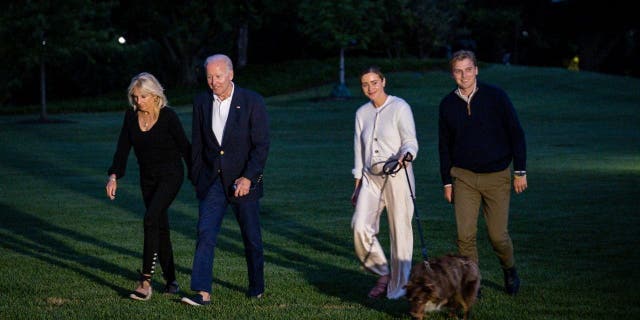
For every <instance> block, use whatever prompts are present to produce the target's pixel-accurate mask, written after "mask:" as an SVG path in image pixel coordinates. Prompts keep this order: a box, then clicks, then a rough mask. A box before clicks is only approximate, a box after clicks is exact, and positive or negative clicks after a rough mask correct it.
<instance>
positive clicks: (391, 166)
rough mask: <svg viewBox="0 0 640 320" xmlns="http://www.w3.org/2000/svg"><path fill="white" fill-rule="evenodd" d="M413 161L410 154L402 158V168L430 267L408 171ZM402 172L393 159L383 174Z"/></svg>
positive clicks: (424, 257)
mask: <svg viewBox="0 0 640 320" xmlns="http://www.w3.org/2000/svg"><path fill="white" fill-rule="evenodd" d="M411 161H413V155H412V154H411V153H410V152H407V154H405V156H404V158H402V167H404V173H405V175H406V176H407V184H409V192H410V193H411V200H412V201H413V212H414V217H415V219H416V222H417V224H418V233H419V234H420V244H421V245H422V259H424V262H425V264H427V266H428V263H429V262H428V261H429V257H428V255H427V246H426V245H425V244H424V236H423V234H422V225H421V224H420V217H419V216H418V207H416V197H415V196H414V195H413V188H411V180H409V172H408V171H407V164H406V163H407V162H411ZM398 171H400V163H399V162H398V159H392V160H388V161H387V162H385V164H384V166H383V167H382V172H383V173H384V174H386V175H393V174H396V173H398Z"/></svg>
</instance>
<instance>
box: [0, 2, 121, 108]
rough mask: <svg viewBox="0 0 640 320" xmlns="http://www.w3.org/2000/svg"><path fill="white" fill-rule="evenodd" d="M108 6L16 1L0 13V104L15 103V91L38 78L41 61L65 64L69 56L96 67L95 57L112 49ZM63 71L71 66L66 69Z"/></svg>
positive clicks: (19, 90) (5, 6)
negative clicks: (0, 76) (1, 60)
mask: <svg viewBox="0 0 640 320" xmlns="http://www.w3.org/2000/svg"><path fill="white" fill-rule="evenodd" d="M110 7H111V4H110V3H109V2H99V3H94V2H93V1H90V0H68V1H51V0H43V1H16V2H9V3H8V4H5V5H4V7H3V8H2V10H1V11H0V41H2V44H3V45H2V46H0V57H3V60H5V61H10V63H3V64H2V67H0V68H2V69H1V72H2V74H3V75H4V76H3V78H4V79H2V81H0V90H1V92H0V94H2V96H0V98H1V101H0V102H3V103H4V102H7V101H14V100H19V99H18V97H16V96H15V95H14V93H17V92H21V90H22V89H23V88H24V87H25V85H27V84H28V82H29V81H31V82H34V80H35V79H38V76H39V72H38V70H39V67H38V66H39V64H40V62H41V60H42V59H43V58H45V60H46V61H51V62H52V63H55V64H57V65H65V64H66V63H68V62H70V61H72V58H73V57H74V56H77V57H80V58H82V59H84V60H85V61H86V63H87V64H89V65H92V64H95V63H96V60H95V59H94V57H95V53H96V52H98V51H104V50H109V48H113V47H114V46H115V44H116V43H115V41H111V39H110V38H109V36H110V35H111V33H110V31H111V29H110V27H109V23H110V21H109V12H110ZM66 69H67V72H69V73H71V72H73V71H74V68H73V67H71V66H70V65H67V68H66ZM35 82H36V83H37V81H35Z"/></svg>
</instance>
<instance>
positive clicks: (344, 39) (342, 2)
mask: <svg viewBox="0 0 640 320" xmlns="http://www.w3.org/2000/svg"><path fill="white" fill-rule="evenodd" d="M299 16H300V18H301V19H302V21H303V23H302V24H301V25H300V30H301V31H302V33H303V34H305V35H306V36H307V38H308V39H309V41H311V42H313V43H316V44H319V45H320V46H322V47H324V48H326V49H331V50H336V51H334V52H337V50H338V49H341V48H347V47H353V48H361V49H366V48H367V47H368V46H369V44H370V43H371V42H372V41H373V40H375V39H377V38H378V37H380V36H381V30H382V22H383V17H384V10H383V6H382V1H380V0H377V1H358V0H328V1H313V0H302V1H300V8H299Z"/></svg>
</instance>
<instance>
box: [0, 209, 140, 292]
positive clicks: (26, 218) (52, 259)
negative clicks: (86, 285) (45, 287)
mask: <svg viewBox="0 0 640 320" xmlns="http://www.w3.org/2000/svg"><path fill="white" fill-rule="evenodd" d="M0 212H2V215H0V225H2V228H3V229H5V230H6V231H7V232H6V234H5V235H4V236H3V237H2V238H3V239H2V245H3V247H5V248H7V249H8V250H11V251H13V252H16V253H19V254H22V255H25V256H28V257H32V258H34V259H38V260H40V261H42V262H45V263H47V264H50V265H53V266H57V267H60V268H64V269H68V270H73V271H74V272H77V273H78V274H81V275H83V276H84V277H85V278H87V279H89V280H91V281H93V282H95V283H97V284H99V285H103V286H105V287H108V288H111V289H112V290H114V291H115V292H117V293H118V294H119V295H122V296H124V295H125V294H128V292H129V290H130V289H131V288H122V287H119V286H115V285H114V284H113V283H111V282H109V281H106V280H105V279H103V278H101V277H99V276H97V275H96V274H97V272H95V273H94V272H90V271H88V270H87V269H86V268H82V267H77V266H75V265H76V264H77V263H79V262H80V263H81V264H82V265H83V266H85V267H88V268H90V269H93V270H100V271H102V272H108V273H112V274H128V276H129V277H131V278H133V277H136V276H137V275H134V274H133V273H132V272H127V270H124V269H123V268H122V267H121V266H119V265H117V264H114V263H112V262H110V261H108V260H104V259H101V258H99V257H96V256H89V255H85V254H83V253H81V252H78V251H76V250H75V249H73V248H71V247H70V246H69V245H67V244H65V243H64V242H63V241H60V240H56V239H55V238H56V236H60V237H64V238H71V239H74V240H75V241H77V242H82V243H86V244H88V245H92V246H98V247H102V248H108V249H110V250H113V251H115V252H118V253H121V254H126V255H133V254H135V253H134V252H131V251H130V250H127V249H125V248H122V247H118V246H115V245H113V244H111V243H108V242H104V241H102V240H100V239H98V238H95V237H91V236H87V235H85V234H81V233H78V232H76V231H74V230H72V229H68V228H62V227H59V226H55V225H53V224H51V223H49V222H47V221H45V220H43V219H40V218H38V217H35V216H33V215H31V214H29V213H27V212H24V211H18V210H15V209H14V208H12V207H9V206H7V205H6V204H4V203H0Z"/></svg>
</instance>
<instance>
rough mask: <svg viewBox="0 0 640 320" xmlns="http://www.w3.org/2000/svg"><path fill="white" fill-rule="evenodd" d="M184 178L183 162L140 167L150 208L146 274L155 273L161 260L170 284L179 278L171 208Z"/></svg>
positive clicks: (146, 223)
mask: <svg viewBox="0 0 640 320" xmlns="http://www.w3.org/2000/svg"><path fill="white" fill-rule="evenodd" d="M183 181H184V170H183V167H182V164H181V163H180V164H176V165H174V166H170V167H164V168H157V169H155V170H140V189H141V190H142V198H143V199H144V205H145V208H146V211H145V213H144V221H143V222H144V249H143V252H142V273H144V274H151V275H153V274H154V273H155V268H156V261H159V262H160V266H161V267H162V277H163V278H164V280H165V281H166V282H167V283H170V282H172V281H174V280H175V279H176V268H175V264H174V260H173V248H172V246H171V235H170V230H169V214H168V212H167V211H168V209H169V206H170V205H171V203H172V202H173V200H174V199H175V198H176V196H177V195H178V191H180V188H181V187H182V182H183Z"/></svg>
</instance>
